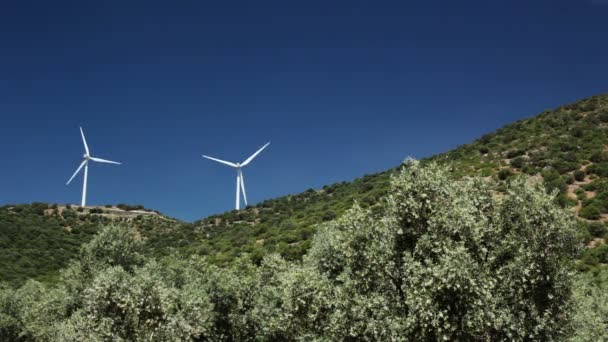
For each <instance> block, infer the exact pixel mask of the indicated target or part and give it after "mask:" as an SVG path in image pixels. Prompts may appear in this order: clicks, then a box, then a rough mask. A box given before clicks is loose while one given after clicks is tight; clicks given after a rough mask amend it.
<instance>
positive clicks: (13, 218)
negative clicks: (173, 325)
mask: <svg viewBox="0 0 608 342" xmlns="http://www.w3.org/2000/svg"><path fill="white" fill-rule="evenodd" d="M135 207H136V208H138V209H140V206H135ZM107 208H111V206H107ZM140 210H141V209H140ZM109 212H110V211H109V209H106V208H104V209H102V208H87V209H83V208H80V207H70V206H58V205H49V204H46V203H33V204H30V205H6V206H3V207H0V249H1V250H2V253H0V281H5V282H10V283H13V284H21V283H23V282H24V281H25V280H27V279H37V280H40V281H47V282H53V281H56V280H57V277H58V275H59V274H58V271H59V269H61V268H63V267H65V266H67V264H68V262H69V261H70V260H72V259H73V258H74V257H76V256H77V255H78V251H79V250H80V246H81V245H82V244H84V243H86V242H88V241H90V240H91V239H92V238H93V237H94V236H95V234H97V232H98V230H99V229H100V227H102V226H105V225H108V224H113V225H120V226H130V227H134V228H135V229H136V230H137V231H138V232H140V234H144V235H145V236H146V237H148V238H150V239H155V238H156V237H157V236H159V235H163V236H165V235H168V234H167V233H168V232H169V231H171V230H173V229H174V228H176V227H179V226H180V225H182V224H183V223H180V222H178V221H175V220H172V219H169V218H166V217H164V216H160V215H136V216H133V217H124V216H120V215H117V214H115V213H114V212H118V214H120V211H116V210H114V211H113V212H111V213H109ZM173 236H176V238H179V234H175V235H173ZM155 241H156V240H155ZM148 246H149V247H148V248H149V250H150V253H151V254H152V253H156V251H157V250H159V252H160V251H162V248H161V247H159V246H157V245H156V244H155V243H150V244H148ZM152 250H154V252H151V251H152Z"/></svg>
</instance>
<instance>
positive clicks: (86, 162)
mask: <svg viewBox="0 0 608 342" xmlns="http://www.w3.org/2000/svg"><path fill="white" fill-rule="evenodd" d="M80 136H81V137H82V143H83V145H84V156H83V157H84V160H83V161H82V163H80V166H79V167H78V168H77V169H76V172H74V174H73V175H72V177H70V180H68V182H67V183H66V184H65V185H68V184H70V182H71V181H72V179H74V177H76V175H77V174H78V172H79V171H80V170H81V169H82V168H83V167H84V181H83V184H82V202H81V204H80V206H81V207H84V206H86V202H87V176H88V174H89V161H90V160H92V161H94V162H98V163H106V164H117V165H120V163H119V162H115V161H111V160H105V159H101V158H95V157H91V154H90V153H89V146H87V139H85V137H84V132H83V131H82V127H80Z"/></svg>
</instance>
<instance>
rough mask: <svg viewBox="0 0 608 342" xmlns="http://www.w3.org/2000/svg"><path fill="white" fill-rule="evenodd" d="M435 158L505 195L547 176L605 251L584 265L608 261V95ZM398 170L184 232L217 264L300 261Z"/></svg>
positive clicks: (194, 249) (374, 198) (373, 199)
mask: <svg viewBox="0 0 608 342" xmlns="http://www.w3.org/2000/svg"><path fill="white" fill-rule="evenodd" d="M430 160H432V161H436V162H438V163H442V164H448V165H450V168H451V174H452V176H453V177H455V178H456V179H458V178H462V177H464V176H481V177H488V178H492V179H493V180H495V181H497V182H498V183H499V186H498V190H499V191H504V189H505V188H506V185H507V183H508V182H509V181H510V179H511V178H512V177H514V176H516V175H519V174H525V175H528V176H531V177H533V178H542V179H544V181H545V186H546V189H547V190H548V191H549V192H550V191H552V190H553V189H557V190H558V192H559V195H558V197H557V198H556V201H557V203H559V204H560V205H561V206H562V207H565V208H569V209H570V210H572V211H573V212H574V213H575V215H577V216H579V217H580V218H581V220H579V224H580V233H581V234H582V235H583V236H584V239H585V244H589V243H592V244H594V245H598V246H599V247H598V248H595V249H589V251H588V254H587V255H585V256H584V258H583V261H584V262H583V263H582V264H580V265H579V268H581V269H591V268H596V267H601V266H602V265H604V264H608V245H606V244H605V241H606V239H607V238H608V229H607V228H606V227H607V226H606V223H607V220H608V95H602V96H594V97H591V98H588V99H584V100H581V101H579V102H576V103H574V104H570V105H566V106H563V107H560V108H557V109H556V110H553V111H546V112H544V113H542V114H540V115H538V116H535V117H532V118H529V119H525V120H520V121H518V122H515V123H513V124H510V125H507V126H505V127H503V128H501V129H499V130H497V131H496V132H494V133H491V134H487V135H485V136H483V137H481V138H480V139H478V140H476V141H474V142H473V143H471V144H467V145H463V146H460V147H458V148H456V149H454V150H452V151H449V152H447V153H445V154H441V155H437V156H434V157H431V158H429V159H428V160H425V161H423V162H427V161H430ZM394 171H395V170H388V171H386V172H383V173H379V174H374V175H367V176H364V177H362V178H359V179H356V180H354V181H353V182H350V183H346V182H343V183H338V184H334V185H331V186H325V187H323V189H320V190H318V191H315V190H312V189H311V190H308V191H306V192H303V193H301V194H298V195H293V196H286V197H282V198H277V199H273V200H268V201H264V202H262V203H260V204H258V205H256V206H253V207H248V208H247V209H246V210H241V211H232V212H227V213H224V214H221V215H215V216H211V217H208V218H205V219H203V220H201V221H199V222H195V226H196V228H197V229H196V230H194V231H190V232H186V233H185V235H189V234H192V235H189V236H188V241H189V244H188V247H187V251H186V254H190V253H197V254H203V255H209V256H210V257H211V260H212V261H213V262H217V263H225V262H226V261H230V260H232V259H234V258H235V257H237V256H239V255H241V254H243V253H248V254H250V255H251V257H252V258H253V259H254V260H255V261H257V262H259V260H261V258H262V256H263V255H264V254H265V253H279V254H281V255H282V256H283V257H285V258H287V259H290V260H297V259H299V258H301V257H302V255H304V254H305V252H306V251H307V250H308V248H309V247H310V241H311V240H310V239H311V237H312V236H313V234H314V232H315V231H316V227H317V225H318V224H320V223H323V222H325V221H329V220H332V219H333V218H335V217H338V216H340V215H342V214H343V213H344V212H345V210H346V209H347V208H349V207H350V206H351V205H352V204H353V203H354V202H355V201H356V202H358V203H359V205H360V206H361V207H363V208H371V209H372V210H373V209H374V208H375V207H377V203H378V200H379V198H381V197H382V196H383V195H384V194H385V193H386V192H387V189H388V184H389V179H390V175H391V174H392V173H393V172H394Z"/></svg>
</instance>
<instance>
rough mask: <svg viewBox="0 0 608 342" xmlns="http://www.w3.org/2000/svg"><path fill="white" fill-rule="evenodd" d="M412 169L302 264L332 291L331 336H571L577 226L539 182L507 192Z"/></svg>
mask: <svg viewBox="0 0 608 342" xmlns="http://www.w3.org/2000/svg"><path fill="white" fill-rule="evenodd" d="M494 189H495V184H493V183H489V182H486V181H482V180H479V179H464V180H458V181H455V180H453V179H452V178H451V177H450V174H449V172H448V170H447V169H446V168H445V167H442V166H438V165H436V164H434V163H429V164H428V165H426V166H422V165H421V164H420V163H419V162H417V161H407V162H406V164H405V165H404V167H403V168H402V170H401V171H400V172H399V173H398V174H397V175H396V176H394V177H393V179H392V186H391V190H390V194H389V196H388V198H387V199H386V202H385V204H384V208H383V210H382V211H381V212H380V214H378V215H373V214H372V212H370V211H368V210H364V209H361V208H360V207H359V206H355V207H354V208H353V209H351V210H350V211H348V212H347V213H346V214H345V215H344V216H343V217H342V218H340V219H338V220H336V221H334V222H331V223H329V224H326V225H325V226H323V227H322V228H321V229H320V230H319V232H318V234H317V235H316V237H315V239H314V242H313V245H312V248H311V251H310V252H309V255H308V256H307V257H306V260H305V263H306V264H307V265H308V266H309V267H312V268H314V269H316V270H317V271H318V272H319V273H320V274H322V275H323V276H324V277H325V278H326V279H328V281H330V282H331V284H332V288H333V291H334V295H333V298H334V299H335V302H334V303H333V306H334V307H335V311H334V312H333V314H332V315H331V316H330V317H329V318H328V319H327V321H326V324H327V325H328V329H327V331H330V332H331V334H332V335H333V337H334V338H343V337H350V338H353V339H358V340H404V339H405V340H417V341H425V340H428V341H436V340H492V341H494V340H505V341H506V340H509V341H518V340H519V341H522V340H530V339H532V340H558V339H562V338H563V337H565V336H568V334H569V333H570V330H569V325H568V324H567V323H568V322H569V321H570V317H569V313H570V311H571V310H570V308H571V279H570V274H571V266H572V265H571V260H572V258H573V256H574V254H575V252H576V248H575V247H574V246H576V241H575V238H574V236H575V222H574V220H573V218H572V217H571V215H570V214H569V213H567V212H565V211H563V210H562V209H560V208H558V207H556V206H555V204H554V201H553V199H554V196H555V194H547V193H546V192H545V191H544V189H543V187H542V185H541V184H534V183H530V182H528V181H526V180H523V179H514V180H512V181H511V182H510V184H509V185H508V189H507V192H506V193H504V194H498V193H496V192H495V191H494Z"/></svg>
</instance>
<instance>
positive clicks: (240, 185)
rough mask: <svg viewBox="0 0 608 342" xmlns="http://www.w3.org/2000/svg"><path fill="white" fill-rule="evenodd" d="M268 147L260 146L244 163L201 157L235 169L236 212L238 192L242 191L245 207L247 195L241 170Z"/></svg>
mask: <svg viewBox="0 0 608 342" xmlns="http://www.w3.org/2000/svg"><path fill="white" fill-rule="evenodd" d="M268 145H270V142H268V143H266V145H264V146H262V147H261V148H260V149H259V150H257V151H256V152H255V153H254V154H252V155H251V156H250V157H249V158H247V159H245V161H244V162H242V163H231V162H229V161H225V160H221V159H217V158H213V157H209V156H205V155H203V157H204V158H207V159H211V160H213V161H216V162H218V163H222V164H225V165H228V166H232V167H233V168H235V169H236V210H239V208H240V204H241V199H240V192H241V191H243V199H244V200H245V205H247V193H246V192H245V179H244V178H243V171H242V170H241V169H242V168H243V167H245V166H247V164H249V163H251V161H252V160H253V158H255V157H256V156H257V155H258V154H260V152H262V150H264V149H265V148H266V147H267V146H268Z"/></svg>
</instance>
